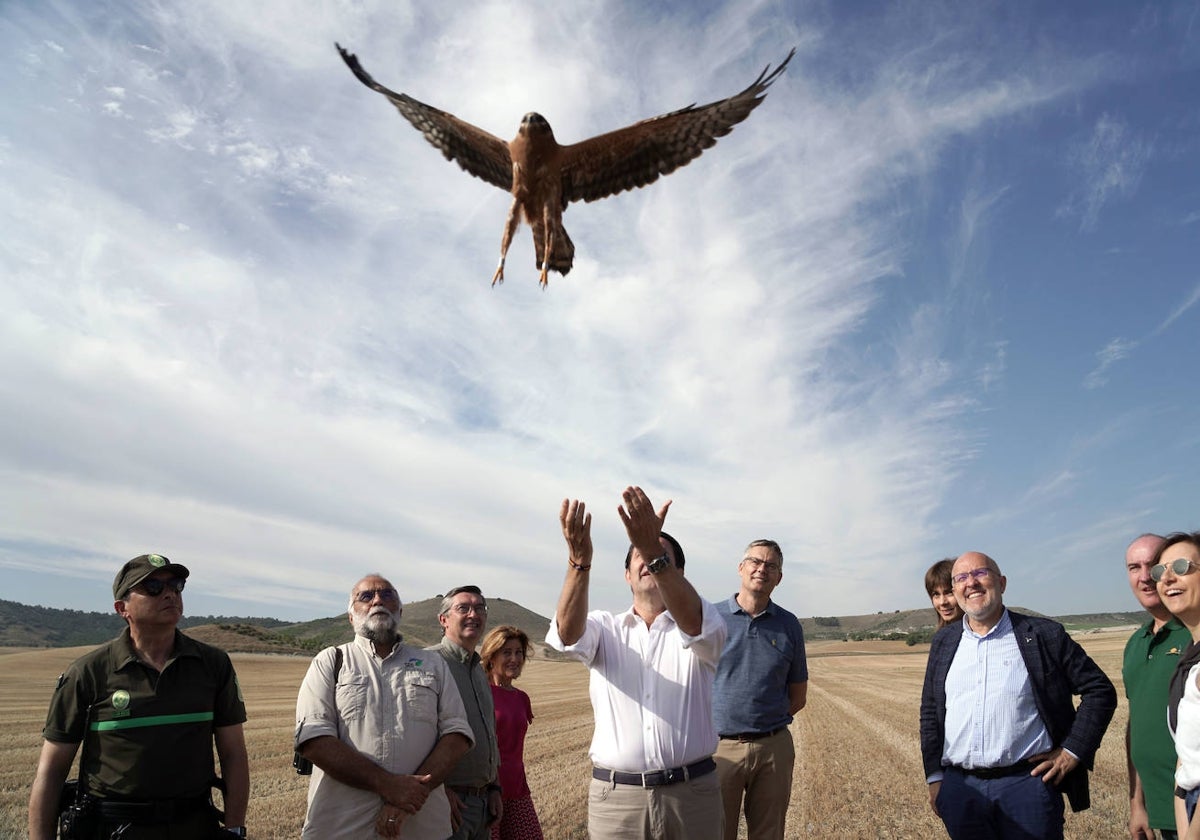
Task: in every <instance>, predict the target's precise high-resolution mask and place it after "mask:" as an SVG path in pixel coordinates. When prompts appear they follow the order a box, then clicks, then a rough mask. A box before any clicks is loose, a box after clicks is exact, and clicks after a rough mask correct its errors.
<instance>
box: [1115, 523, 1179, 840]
mask: <svg viewBox="0 0 1200 840" xmlns="http://www.w3.org/2000/svg"><path fill="white" fill-rule="evenodd" d="M1162 542H1163V538H1162V537H1160V536H1158V535H1157V534H1142V535H1141V536H1140V537H1138V538H1137V539H1136V540H1134V541H1133V542H1132V543H1130V544H1129V548H1128V549H1126V550H1125V571H1126V572H1127V573H1128V575H1129V587H1130V588H1131V589H1132V590H1133V595H1134V597H1135V598H1137V599H1138V603H1140V604H1141V605H1142V606H1143V607H1145V608H1146V611H1147V612H1149V613H1150V616H1151V618H1150V620H1149V621H1147V622H1146V623H1145V624H1144V625H1142V626H1141V627H1139V628H1138V629H1137V631H1135V632H1134V634H1133V635H1132V636H1131V637H1130V638H1129V641H1128V642H1127V643H1126V645H1125V661H1124V663H1123V664H1122V665H1121V678H1122V679H1123V680H1124V682H1125V697H1126V699H1127V700H1128V701H1129V722H1128V723H1127V724H1126V727H1125V757H1126V761H1127V764H1128V767H1129V835H1130V837H1132V838H1133V840H1155V834H1154V832H1155V831H1156V830H1157V831H1159V832H1160V833H1161V836H1162V838H1163V840H1175V837H1176V833H1175V810H1174V808H1175V805H1174V802H1175V800H1174V794H1175V743H1174V741H1172V740H1171V733H1170V732H1169V731H1168V730H1167V714H1166V710H1167V689H1168V686H1169V685H1170V682H1171V674H1172V673H1173V672H1174V671H1175V666H1176V665H1177V664H1179V657H1180V655H1181V654H1182V653H1183V652H1184V651H1185V650H1186V649H1187V646H1188V645H1190V644H1191V643H1192V637H1191V634H1190V633H1189V632H1188V630H1187V628H1186V627H1184V626H1183V625H1182V624H1180V623H1179V619H1177V618H1174V617H1172V615H1171V613H1170V612H1169V611H1168V610H1167V608H1166V607H1164V606H1163V604H1162V601H1160V600H1159V599H1158V588H1157V587H1156V586H1155V584H1154V581H1153V580H1151V579H1150V567H1151V565H1153V563H1154V555H1155V552H1157V551H1158V548H1159V546H1160V545H1162Z"/></svg>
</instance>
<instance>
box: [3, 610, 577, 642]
mask: <svg viewBox="0 0 1200 840" xmlns="http://www.w3.org/2000/svg"><path fill="white" fill-rule="evenodd" d="M440 606H441V599H440V598H427V599H425V600H424V601H413V602H412V603H408V604H405V605H404V613H403V615H402V618H401V621H400V632H401V633H403V634H404V639H405V641H407V642H408V643H409V644H412V645H416V646H418V647H424V646H427V645H432V644H435V643H437V642H438V640H440V639H441V637H442V630H441V625H439V624H438V620H437V612H438V608H439V607H440ZM501 624H512V625H515V626H517V627H519V628H521V629H522V630H524V631H525V632H526V633H527V634H529V638H530V641H531V642H532V643H533V647H534V650H535V655H542V656H544V655H545V647H546V646H545V644H544V643H543V641H542V640H543V639H544V638H545V636H546V629H547V628H548V627H549V626H550V619H549V618H547V617H545V616H542V615H539V614H538V613H535V612H533V611H532V610H529V609H526V608H525V607H523V606H521V605H520V604H518V603H516V602H515V601H510V600H507V599H503V598H491V599H489V600H488V624H487V626H488V628H492V627H499V626H500V625H501ZM124 627H125V622H124V621H123V620H122V619H121V617H120V616H118V615H117V614H116V613H100V612H82V611H80V610H60V609H54V608H51V607H31V606H27V605H25V604H19V603H17V602H15V601H4V600H0V646H6V647H76V646H80V645H98V644H101V643H103V642H106V641H108V640H109V639H112V638H113V637H115V636H116V635H117V634H119V633H120V632H121V630H122V629H124ZM179 627H180V629H181V630H185V631H186V632H187V633H188V635H190V636H193V637H195V638H197V639H200V640H201V641H205V642H208V643H209V644H214V645H217V646H218V647H220V648H223V649H225V650H228V651H231V652H240V653H281V654H311V653H315V652H316V651H318V650H320V649H321V648H324V647H327V646H329V645H335V644H341V643H342V642H346V641H349V640H350V638H351V636H352V631H351V628H350V621H349V619H348V618H347V616H346V615H345V614H342V615H338V616H332V617H330V618H318V619H315V620H313V621H305V622H301V623H299V624H292V623H288V622H285V621H280V620H278V619H275V618H257V617H243V616H232V617H231V616H211V615H206V616H184V618H183V619H182V620H181V621H180V623H179ZM557 655H558V654H557V652H553V651H552V652H551V656H557Z"/></svg>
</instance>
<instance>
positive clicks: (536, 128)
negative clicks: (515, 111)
mask: <svg viewBox="0 0 1200 840" xmlns="http://www.w3.org/2000/svg"><path fill="white" fill-rule="evenodd" d="M517 133H518V134H524V135H525V136H527V137H529V136H534V137H536V136H549V137H554V130H553V129H551V128H550V123H548V122H546V118H545V117H543V116H542V115H541V114H539V113H537V112H536V111H530V112H529V113H528V114H526V115H525V116H523V117H521V127H520V128H518V129H517Z"/></svg>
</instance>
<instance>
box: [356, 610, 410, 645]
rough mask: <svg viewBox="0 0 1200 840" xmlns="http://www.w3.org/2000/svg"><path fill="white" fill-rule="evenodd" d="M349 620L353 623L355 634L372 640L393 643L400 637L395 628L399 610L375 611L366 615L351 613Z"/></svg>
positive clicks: (398, 622) (398, 618) (398, 619)
mask: <svg viewBox="0 0 1200 840" xmlns="http://www.w3.org/2000/svg"><path fill="white" fill-rule="evenodd" d="M350 621H351V623H352V624H353V625H354V632H355V634H357V635H359V636H362V637H363V638H365V639H370V640H371V641H372V642H382V643H385V644H388V643H392V644H394V643H395V642H396V641H398V640H399V638H400V633H399V632H398V630H397V628H398V626H399V624H400V613H399V611H397V612H390V611H377V612H374V613H372V614H370V615H367V616H359V615H357V614H353V615H351V616H350Z"/></svg>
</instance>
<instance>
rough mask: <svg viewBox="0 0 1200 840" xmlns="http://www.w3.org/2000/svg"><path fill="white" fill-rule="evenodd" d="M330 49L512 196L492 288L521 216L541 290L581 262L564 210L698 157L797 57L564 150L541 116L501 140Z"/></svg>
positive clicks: (451, 156) (454, 155)
mask: <svg viewBox="0 0 1200 840" xmlns="http://www.w3.org/2000/svg"><path fill="white" fill-rule="evenodd" d="M334 46H336V47H337V49H338V52H339V53H341V55H342V59H343V60H344V61H345V62H346V64H347V65H348V66H349V67H350V69H351V70H352V71H354V75H355V76H357V77H358V80H359V81H360V82H362V83H363V84H364V85H366V86H367V87H369V88H371V90H374V91H378V92H379V93H382V94H383V95H384V96H386V97H387V98H388V99H389V100H390V101H391V103H392V104H393V105H395V106H396V110H398V111H399V112H400V114H401V115H402V116H403V117H404V118H405V119H406V120H408V121H409V122H410V123H412V125H413V127H414V128H416V129H417V130H418V131H420V132H421V133H422V134H423V135H425V139H426V140H428V141H429V142H430V143H432V144H433V145H434V146H436V147H437V148H438V149H439V150H440V151H441V153H442V154H443V155H444V156H445V158H446V160H452V161H455V162H456V163H457V164H458V165H459V166H461V167H462V168H463V169H464V170H466V171H467V172H469V173H470V174H472V175H474V176H475V177H476V178H482V179H483V180H485V181H487V182H488V183H489V184H495V185H496V186H497V187H500V188H501V189H503V190H506V191H508V192H511V193H512V197H513V202H512V207H511V208H510V209H509V211H508V220H507V221H506V222H505V224H504V235H503V237H502V238H501V240H500V264H499V265H498V266H497V267H496V273H495V274H494V275H493V276H492V285H493V286H495V285H496V283H502V282H503V281H504V258H505V255H506V254H507V253H508V246H509V245H511V244H512V238H513V234H514V233H516V231H517V227H518V226H519V225H520V223H521V220H522V219H524V220H525V221H526V222H527V223H528V224H529V226H530V227H531V228H533V246H534V254H535V256H536V257H537V268H539V269H541V275H540V277H539V278H538V280H539V282H540V283H541V284H542V286H543V287H545V286H546V285H547V282H548V281H547V278H546V273H547V272H548V271H557V272H558V273H559V274H563V275H565V274H566V273H567V272H568V271H570V270H571V264H572V262H573V261H574V258H575V245H574V243H572V242H571V238H570V237H569V236H567V231H566V229H565V228H564V227H563V223H562V216H563V212H564V211H565V210H566V209H567V205H568V204H570V203H571V202H572V201H578V200H580V199H582V200H584V201H596V200H597V199H600V198H605V197H607V196H610V195H616V194H617V193H619V192H622V191H623V190H632V189H635V188H636V187H644V186H646V184H649V183H652V182H653V181H656V180H657V179H658V176H660V175H666V174H668V173H670V172H674V171H675V170H676V169H678V168H679V167H681V166H685V165H686V164H687V163H689V162H690V161H691V160H693V159H694V158H696V157H699V156H700V153H701V152H703V151H704V150H705V149H707V148H709V147H710V146H712V145H714V144H715V143H716V142H717V138H718V137H724V136H725V135H726V134H728V133H729V132H730V131H732V130H733V127H734V126H735V125H737V124H738V123H740V122H741V121H742V120H744V119H746V117H748V116H749V115H750V112H751V111H753V110H754V109H755V108H756V107H758V105H759V103H760V102H762V100H763V98H764V97H765V96H766V91H767V88H768V87H770V86H771V83H772V82H774V81H775V80H776V79H777V78H778V77H779V74H780V73H782V72H783V70H784V68H785V67H787V65H788V62H789V61H791V60H792V56H793V55H795V54H796V50H795V49H793V50H792V51H791V52H789V53H788V55H787V58H785V59H784V60H783V63H782V64H780V65H779V66H778V67H776V68H775V69H774V70H773V71H771V66H770V65H769V64H768V65H767V67H766V68H765V69H764V70H763V71H762V73H760V74H759V76H758V78H757V79H755V80H754V81H753V82H752V83H751V84H750V86H749V87H747V88H746V89H745V90H743V91H742V92H741V93H736V94H734V95H733V96H731V97H729V98H728V99H721V100H718V101H716V102H710V103H709V104H707V105H699V106H697V105H694V104H693V105H689V106H687V107H686V108H680V109H679V110H678V111H672V112H670V113H669V114H663V115H662V116H658V117H653V118H651V119H648V120H642V121H641V122H637V123H634V124H633V125H630V126H627V127H625V128H620V129H617V130H616V131H610V132H608V133H607V134H600V135H597V136H595V137H591V138H589V139H587V140H584V141H582V142H580V143H572V144H571V145H569V146H560V145H559V144H558V143H557V142H556V141H555V139H554V132H553V131H551V129H550V123H548V122H546V118H545V117H543V116H542V115H541V114H538V113H534V112H530V113H528V114H526V115H525V116H524V118H522V120H521V125H520V127H519V128H518V129H517V136H516V137H514V138H513V139H512V141H511V142H508V143H505V142H504V141H503V140H501V139H500V138H499V137H496V136H494V135H492V134H489V133H488V132H486V131H484V130H483V129H481V128H478V127H476V126H474V125H471V124H470V123H469V122H466V121H465V120H461V119H459V118H458V117H456V116H454V115H453V114H450V113H447V112H446V111H442V110H439V109H437V108H434V107H433V106H431V105H426V104H425V103H424V102H419V101H417V100H416V99H413V98H412V97H411V96H408V95H407V94H404V93H396V92H395V91H392V90H389V89H387V88H386V87H384V86H383V85H381V84H379V83H378V82H376V81H375V80H374V79H373V78H371V76H370V74H368V73H367V71H366V70H364V69H363V68H362V65H361V64H359V63H358V58H357V57H355V56H354V55H353V54H352V53H350V52H348V51H346V50H345V49H343V48H342V46H341V45H340V44H335V45H334ZM768 71H770V72H768Z"/></svg>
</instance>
